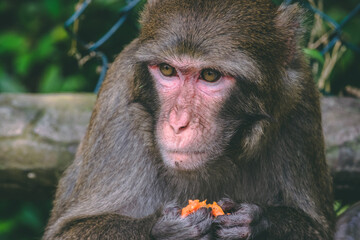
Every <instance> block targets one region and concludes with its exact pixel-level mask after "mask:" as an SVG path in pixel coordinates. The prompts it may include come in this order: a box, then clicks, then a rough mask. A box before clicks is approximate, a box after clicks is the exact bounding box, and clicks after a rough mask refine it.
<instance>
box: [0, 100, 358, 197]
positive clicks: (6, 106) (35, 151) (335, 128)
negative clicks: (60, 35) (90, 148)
mask: <svg viewBox="0 0 360 240" xmlns="http://www.w3.org/2000/svg"><path fill="white" fill-rule="evenodd" d="M95 99H96V97H95V95H94V94H49V95H39V94H0V196H3V197H7V198H23V197H25V198H49V197H51V196H52V195H53V194H54V191H55V187H56V184H57V181H58V179H59V177H60V176H61V173H62V172H63V171H64V169H65V168H66V167H67V166H68V165H69V164H70V163H71V161H72V160H73V158H74V154H75V151H76V147H77V145H78V143H79V141H80V140H81V138H82V137H83V135H84V134H85V131H86V127H87V124H88V122H89V119H90V116H91V111H92V108H93V105H94V103H95ZM322 111H323V128H324V134H325V141H326V153H327V160H328V163H329V165H330V168H331V171H332V174H333V176H334V187H335V191H336V198H337V199H342V200H344V201H354V200H360V100H357V99H351V98H335V97H327V98H324V99H322Z"/></svg>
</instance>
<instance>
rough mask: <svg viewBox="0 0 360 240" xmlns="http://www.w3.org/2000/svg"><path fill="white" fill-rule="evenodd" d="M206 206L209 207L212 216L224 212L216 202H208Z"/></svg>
mask: <svg viewBox="0 0 360 240" xmlns="http://www.w3.org/2000/svg"><path fill="white" fill-rule="evenodd" d="M208 207H211V214H212V215H213V216H214V217H217V216H220V215H224V214H225V213H224V211H223V210H222V208H221V207H220V206H219V205H218V204H217V203H216V202H213V204H208Z"/></svg>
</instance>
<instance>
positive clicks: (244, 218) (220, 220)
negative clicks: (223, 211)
mask: <svg viewBox="0 0 360 240" xmlns="http://www.w3.org/2000/svg"><path fill="white" fill-rule="evenodd" d="M214 222H215V223H216V224H217V225H218V226H219V227H220V228H231V227H236V226H249V225H250V224H251V222H252V218H251V217H250V215H248V214H246V215H242V214H241V215H222V216H217V217H216V219H215V221H214Z"/></svg>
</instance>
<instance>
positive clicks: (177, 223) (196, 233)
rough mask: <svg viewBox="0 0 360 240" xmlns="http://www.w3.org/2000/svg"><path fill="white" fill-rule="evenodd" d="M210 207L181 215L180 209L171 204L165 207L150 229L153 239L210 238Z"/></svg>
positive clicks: (211, 219) (211, 220)
mask: <svg viewBox="0 0 360 240" xmlns="http://www.w3.org/2000/svg"><path fill="white" fill-rule="evenodd" d="M210 211H211V210H210V209H207V208H200V209H199V210H198V211H196V212H194V213H192V214H190V215H188V216H187V217H181V216H180V213H181V209H180V208H179V207H175V206H173V205H171V206H168V207H166V208H165V209H164V210H163V214H162V216H161V217H160V219H159V220H158V221H157V222H156V223H155V224H154V226H153V228H152V230H151V236H152V238H153V239H167V240H172V239H174V240H175V239H176V240H177V239H203V240H205V239H210V233H209V231H210V228H211V224H212V222H213V218H212V217H211V215H210Z"/></svg>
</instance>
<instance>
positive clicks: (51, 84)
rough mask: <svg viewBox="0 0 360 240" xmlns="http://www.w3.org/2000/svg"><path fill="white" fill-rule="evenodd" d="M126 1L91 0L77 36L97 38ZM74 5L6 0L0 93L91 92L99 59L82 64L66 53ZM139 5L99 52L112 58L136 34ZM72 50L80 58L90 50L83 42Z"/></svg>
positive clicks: (1, 9) (1, 7)
mask: <svg viewBox="0 0 360 240" xmlns="http://www.w3.org/2000/svg"><path fill="white" fill-rule="evenodd" d="M125 3H126V1H125V0H122V1H115V0H106V1H100V0H97V1H96V0H95V1H93V2H92V4H91V5H90V6H89V7H88V9H87V10H86V11H85V13H86V14H84V15H83V16H82V17H81V20H80V22H79V26H80V28H79V32H78V35H79V36H80V38H81V39H83V40H84V41H85V42H91V41H96V40H98V39H99V38H100V37H101V36H102V35H103V34H105V33H106V32H107V31H108V30H109V28H110V27H111V26H112V25H113V24H114V23H115V22H116V21H117V19H118V18H119V10H120V9H121V7H123V6H125ZM75 4H76V2H74V1H70V0H65V1H60V0H39V1H25V0H19V1H11V0H4V1H2V2H1V3H0V29H1V32H0V66H1V68H0V92H41V93H50V92H78V91H93V90H94V88H95V86H96V83H97V80H98V77H99V75H98V73H97V72H96V68H97V67H98V66H99V65H100V64H101V62H100V61H99V59H96V58H92V59H90V60H89V61H87V62H86V64H84V65H83V66H82V67H81V68H80V67H79V65H78V63H77V60H76V59H75V57H74V56H70V55H69V54H68V53H69V50H70V49H71V44H72V40H71V39H70V37H69V36H68V34H67V32H66V31H65V29H64V27H63V24H64V22H65V21H66V20H67V18H69V17H70V16H71V15H72V14H73V12H74V10H75ZM140 7H141V6H140V5H139V6H138V7H137V8H136V9H137V11H134V12H132V13H131V15H130V17H129V19H128V20H127V21H126V22H125V24H124V25H123V26H122V27H121V29H120V30H119V31H118V32H117V33H116V34H115V35H114V36H113V37H112V38H110V39H109V41H108V42H107V43H105V44H104V45H103V46H101V48H100V50H101V51H103V52H105V54H106V55H107V56H108V57H109V58H110V59H109V60H110V61H112V58H113V57H114V56H115V54H116V53H118V52H120V51H121V50H122V48H123V47H124V45H125V44H127V43H129V42H130V41H131V40H132V39H133V38H134V37H135V36H136V34H137V32H138V27H137V25H136V24H135V22H136V20H137V18H138V15H137V12H138V10H139V9H140ZM102 16H106V17H102ZM124 32H126V33H127V34H123V33H124ZM76 49H77V50H78V54H79V55H80V56H85V55H87V54H88V53H87V52H85V51H84V49H82V48H81V46H77V48H76ZM85 79H86V80H85Z"/></svg>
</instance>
